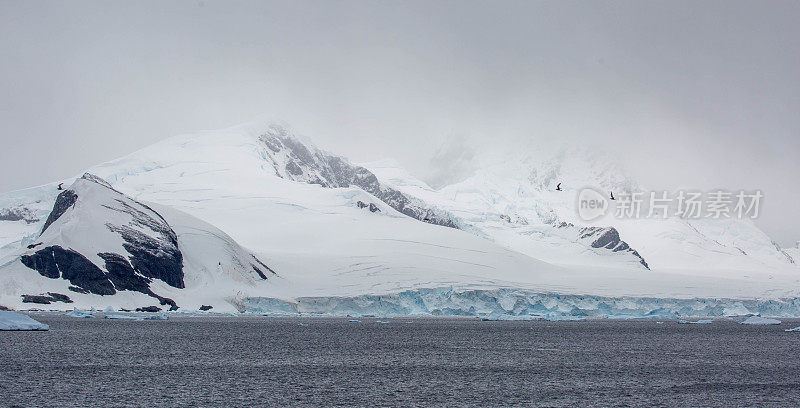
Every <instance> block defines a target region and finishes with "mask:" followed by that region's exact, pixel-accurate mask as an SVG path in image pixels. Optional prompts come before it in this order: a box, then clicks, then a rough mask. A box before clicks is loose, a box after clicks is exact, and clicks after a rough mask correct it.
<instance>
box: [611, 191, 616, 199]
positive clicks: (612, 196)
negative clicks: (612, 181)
mask: <svg viewBox="0 0 800 408" xmlns="http://www.w3.org/2000/svg"><path fill="white" fill-rule="evenodd" d="M611 199H612V200H616V198H614V192H613V191H612V192H611Z"/></svg>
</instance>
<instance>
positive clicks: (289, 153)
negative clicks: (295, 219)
mask: <svg viewBox="0 0 800 408" xmlns="http://www.w3.org/2000/svg"><path fill="white" fill-rule="evenodd" d="M260 139H261V142H262V143H264V146H266V149H265V153H266V157H265V158H266V159H268V160H270V161H271V162H272V164H273V166H274V167H275V172H276V174H277V175H278V176H280V177H283V178H287V179H290V180H294V181H301V182H306V183H309V184H319V185H321V186H323V187H326V188H336V187H351V186H355V187H359V188H361V189H362V190H364V191H366V192H368V193H370V194H372V195H373V196H375V197H377V198H378V199H379V200H381V201H383V202H384V203H386V204H388V205H389V206H390V207H392V208H394V209H395V210H397V211H399V212H400V213H402V214H405V215H407V216H409V217H411V218H415V219H418V220H420V221H424V222H427V223H430V224H436V225H442V226H445V227H451V228H458V226H457V225H456V223H455V221H453V219H452V217H450V215H449V214H447V213H446V212H444V211H441V210H436V209H433V208H430V207H429V206H427V205H426V204H425V203H424V202H423V201H422V200H419V199H417V198H414V197H410V196H407V195H405V194H403V193H401V192H400V191H397V190H395V189H393V188H391V187H388V186H386V185H383V184H382V183H381V182H380V181H378V178H377V177H376V176H375V175H374V174H373V173H372V172H371V171H369V170H367V169H366V168H364V167H361V166H355V165H353V164H351V163H350V162H348V161H347V159H345V158H343V157H339V156H333V155H330V154H327V153H325V152H323V151H321V150H319V149H317V148H316V147H313V146H310V145H309V146H307V145H306V144H303V143H302V142H300V141H298V140H297V139H296V138H294V137H293V136H291V135H290V134H289V133H288V132H287V131H286V130H285V129H283V128H280V127H277V126H273V127H271V128H270V130H269V131H268V132H267V133H265V134H264V135H262V136H261V138H260ZM373 212H374V211H373Z"/></svg>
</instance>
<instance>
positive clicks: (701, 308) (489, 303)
mask: <svg viewBox="0 0 800 408" xmlns="http://www.w3.org/2000/svg"><path fill="white" fill-rule="evenodd" d="M235 305H236V306H237V308H238V309H239V311H240V312H242V313H260V314H276V315H312V316H313V315H326V316H375V317H394V316H414V315H418V316H473V317H487V318H490V319H492V320H525V319H545V320H580V319H587V318H611V319H614V318H618V319H679V318H710V317H728V316H741V315H760V316H772V317H796V316H800V298H791V299H769V300H760V299H749V300H747V299H724V298H713V299H708V298H706V299H703V298H691V299H675V298H642V297H601V296H589V295H563V294H549V293H537V292H531V291H524V290H519V289H495V290H461V291H459V290H453V289H452V288H438V289H417V290H409V291H403V292H399V293H393V294H385V295H360V296H353V297H299V298H296V299H292V300H281V299H277V298H264V297H246V298H242V299H238V300H236V301H235ZM762 321H763V322H766V321H771V319H765V318H763V317H758V316H752V317H749V318H748V319H746V320H743V322H742V323H743V324H763V323H758V322H762Z"/></svg>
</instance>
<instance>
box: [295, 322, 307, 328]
mask: <svg viewBox="0 0 800 408" xmlns="http://www.w3.org/2000/svg"><path fill="white" fill-rule="evenodd" d="M297 325H298V326H303V327H305V326H308V323H303V322H300V323H297Z"/></svg>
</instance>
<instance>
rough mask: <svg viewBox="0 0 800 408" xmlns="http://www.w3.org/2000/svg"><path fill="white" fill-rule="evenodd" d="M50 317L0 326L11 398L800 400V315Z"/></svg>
mask: <svg viewBox="0 0 800 408" xmlns="http://www.w3.org/2000/svg"><path fill="white" fill-rule="evenodd" d="M35 317H36V318H37V319H38V320H40V321H42V322H44V323H47V324H49V325H50V326H51V330H50V331H49V332H0V350H2V358H1V359H0V406H1V405H3V404H5V405H7V406H9V407H11V406H18V407H131V406H136V407H249V406H309V407H329V406H387V407H391V406H419V407H445V406H446V407H462V406H470V407H500V406H536V407H539V406H541V407H572V406H603V407H609V406H620V407H623V406H647V407H652V406H665V407H669V406H686V407H689V406H691V407H698V406H718V407H733V406H776V407H777V406H781V407H784V406H785V407H796V406H800V358H798V357H800V333H787V332H784V331H783V329H785V328H789V327H795V326H800V321H797V320H795V321H784V323H783V324H782V325H781V326H742V325H738V324H736V323H734V322H731V321H716V322H715V323H714V324H711V325H679V324H677V323H676V322H674V321H667V322H665V323H664V324H656V322H655V321H587V322H483V321H478V320H472V319H390V320H388V321H389V322H390V323H389V324H378V323H376V321H375V319H362V322H361V323H349V322H348V321H347V319H295V318H277V319H276V318H266V317H185V318H171V319H170V320H167V321H140V322H135V321H120V320H104V319H77V318H71V317H66V316H56V315H36V316H35ZM407 322H411V323H407ZM301 323H302V324H303V325H301Z"/></svg>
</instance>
